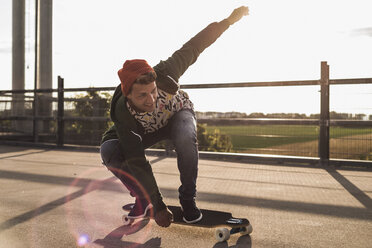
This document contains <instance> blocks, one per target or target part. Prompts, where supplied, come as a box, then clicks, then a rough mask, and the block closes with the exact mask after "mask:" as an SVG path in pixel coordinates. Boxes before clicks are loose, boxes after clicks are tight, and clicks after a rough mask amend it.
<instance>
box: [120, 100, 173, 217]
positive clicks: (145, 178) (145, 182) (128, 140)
mask: <svg viewBox="0 0 372 248" xmlns="http://www.w3.org/2000/svg"><path fill="white" fill-rule="evenodd" d="M124 106H125V103H124V97H120V99H119V100H118V101H117V103H116V111H115V112H116V113H120V114H117V115H116V118H115V121H114V123H115V126H116V132H117V135H118V137H119V141H120V144H121V148H122V151H123V154H124V157H125V163H124V164H123V170H125V171H127V172H128V173H129V174H130V175H131V176H133V177H134V178H135V179H136V180H137V182H138V184H139V185H140V188H142V189H141V190H143V191H144V192H142V193H145V194H147V195H148V197H149V198H150V200H151V202H152V204H153V205H154V210H155V211H159V210H162V209H164V208H165V207H166V205H165V204H164V202H163V198H162V196H161V193H160V191H159V188H158V185H157V183H156V180H155V177H154V174H153V171H152V168H151V165H150V162H149V161H148V160H147V159H146V156H145V151H144V148H143V144H142V137H141V136H140V135H139V134H138V133H136V131H137V130H131V129H130V128H129V127H128V125H127V123H128V121H129V122H130V121H131V120H128V119H125V116H128V115H125V114H123V113H125V111H127V110H126V108H125V107H124ZM145 196H146V195H145Z"/></svg>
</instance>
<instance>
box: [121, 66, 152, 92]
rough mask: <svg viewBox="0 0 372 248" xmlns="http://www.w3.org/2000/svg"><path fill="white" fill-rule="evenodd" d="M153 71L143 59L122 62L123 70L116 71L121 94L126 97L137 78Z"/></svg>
mask: <svg viewBox="0 0 372 248" xmlns="http://www.w3.org/2000/svg"><path fill="white" fill-rule="evenodd" d="M152 71H154V69H152V67H151V66H150V65H149V64H148V63H147V62H146V60H143V59H133V60H127V61H125V62H124V65H123V68H121V69H120V70H119V71H118V75H119V78H120V81H121V92H122V93H123V94H124V96H127V95H128V93H129V91H130V89H131V88H132V85H133V83H134V81H136V79H137V77H138V76H140V75H142V74H145V73H148V72H152Z"/></svg>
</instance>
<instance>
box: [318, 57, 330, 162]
mask: <svg viewBox="0 0 372 248" xmlns="http://www.w3.org/2000/svg"><path fill="white" fill-rule="evenodd" d="M329 124H330V118H329V65H328V64H327V62H326V61H322V62H321V78H320V119H319V145H318V154H319V158H320V163H321V165H327V164H328V161H329Z"/></svg>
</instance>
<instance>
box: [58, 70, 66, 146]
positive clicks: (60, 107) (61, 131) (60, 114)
mask: <svg viewBox="0 0 372 248" xmlns="http://www.w3.org/2000/svg"><path fill="white" fill-rule="evenodd" d="M63 87H64V79H63V78H62V77H60V76H58V114H57V146H63V143H64V129H65V122H64V120H63V116H64V89H63Z"/></svg>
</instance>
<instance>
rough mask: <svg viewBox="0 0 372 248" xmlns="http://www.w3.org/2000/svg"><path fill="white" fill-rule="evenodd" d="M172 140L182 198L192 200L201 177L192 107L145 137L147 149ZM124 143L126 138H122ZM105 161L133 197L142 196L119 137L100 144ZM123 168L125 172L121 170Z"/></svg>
mask: <svg viewBox="0 0 372 248" xmlns="http://www.w3.org/2000/svg"><path fill="white" fill-rule="evenodd" d="M167 139H168V140H171V141H172V143H173V145H174V147H175V150H176V153H177V165H178V170H179V172H180V179H181V186H180V187H179V189H178V191H179V197H180V199H181V200H191V199H193V198H194V197H195V196H196V178H197V176H198V159H199V155H198V143H197V133H196V118H195V115H194V113H193V112H192V111H191V110H181V111H179V112H178V113H176V114H175V115H174V116H173V117H172V118H171V119H170V120H169V122H168V124H167V125H166V126H165V127H163V128H161V129H160V130H158V131H156V132H154V133H150V134H145V135H144V136H143V137H142V142H143V146H144V148H145V149H146V148H148V147H150V146H152V145H154V144H156V143H157V142H159V141H161V140H167ZM123 142H125V141H123ZM100 152H101V157H102V161H103V164H104V165H105V166H106V167H107V168H108V169H109V170H110V171H111V172H112V173H113V174H114V175H115V176H116V177H117V178H119V179H120V181H121V182H122V183H123V184H124V185H125V186H126V187H127V189H128V190H129V192H130V193H131V195H132V196H135V197H141V196H142V195H143V193H141V192H140V190H139V187H138V186H137V185H136V183H133V180H131V179H130V178H131V176H130V175H128V170H126V169H125V167H124V166H123V164H124V163H123V162H124V161H125V157H124V154H123V153H122V150H121V145H120V143H119V140H118V139H112V140H107V141H105V142H104V143H103V144H102V145H101V150H100ZM123 171H124V173H122V172H123Z"/></svg>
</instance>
